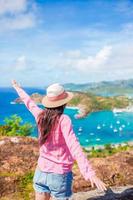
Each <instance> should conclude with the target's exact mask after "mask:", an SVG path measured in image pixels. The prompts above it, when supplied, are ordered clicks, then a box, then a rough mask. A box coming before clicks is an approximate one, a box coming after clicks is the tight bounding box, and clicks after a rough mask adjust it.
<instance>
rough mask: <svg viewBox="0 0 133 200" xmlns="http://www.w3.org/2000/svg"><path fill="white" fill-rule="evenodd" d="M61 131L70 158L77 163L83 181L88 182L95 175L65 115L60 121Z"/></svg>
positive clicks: (69, 120)
mask: <svg viewBox="0 0 133 200" xmlns="http://www.w3.org/2000/svg"><path fill="white" fill-rule="evenodd" d="M61 130H62V134H63V136H64V138H65V141H66V144H67V146H68V148H69V151H70V152H71V154H72V157H73V158H74V160H76V161H77V163H78V166H79V169H80V172H81V174H82V175H83V176H84V178H85V180H88V179H89V178H90V177H91V176H93V175H95V171H94V170H93V169H92V167H91V164H90V162H89V160H88V159H87V157H86V155H85V153H84V152H83V149H82V148H81V146H80V143H79V141H78V139H77V138H76V135H75V133H74V131H73V128H72V122H71V119H70V118H69V116H67V115H64V118H63V120H62V121H61Z"/></svg>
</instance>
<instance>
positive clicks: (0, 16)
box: [0, 0, 36, 32]
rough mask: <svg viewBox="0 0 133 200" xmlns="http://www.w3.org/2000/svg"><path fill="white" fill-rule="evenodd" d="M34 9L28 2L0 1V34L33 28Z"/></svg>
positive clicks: (34, 22)
mask: <svg viewBox="0 0 133 200" xmlns="http://www.w3.org/2000/svg"><path fill="white" fill-rule="evenodd" d="M34 7H35V6H34V3H32V4H31V5H30V6H29V4H28V0H0V32H5V31H8V30H21V29H26V28H31V27H34V26H35V25H36V17H35V13H34Z"/></svg>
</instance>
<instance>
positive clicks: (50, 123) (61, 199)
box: [12, 80, 106, 200]
mask: <svg viewBox="0 0 133 200" xmlns="http://www.w3.org/2000/svg"><path fill="white" fill-rule="evenodd" d="M12 86H13V87H14V89H15V90H16V91H17V93H18V95H19V96H20V98H21V100H22V101H23V102H24V104H25V105H26V107H27V108H28V110H29V111H30V112H31V113H32V114H33V115H34V117H35V120H36V122H37V127H38V133H39V136H38V141H39V151H40V155H39V158H38V162H37V167H36V170H35V173H34V178H33V188H34V189H35V199H36V200H49V199H50V196H52V197H53V198H55V199H57V200H68V199H69V197H70V196H71V195H72V180H73V173H72V166H73V164H74V161H75V160H76V161H77V163H78V166H79V169H80V171H81V173H82V175H83V176H84V178H85V180H90V182H91V185H92V187H93V186H94V184H95V185H96V187H97V188H98V189H100V190H102V191H103V190H106V187H105V184H104V183H103V182H102V181H101V180H100V179H99V178H98V177H97V176H96V174H95V171H94V170H93V169H92V167H91V165H90V163H89V161H88V159H87V157H86V156H85V154H84V152H83V150H82V148H81V146H80V143H79V141H78V140H77V138H76V135H75V133H74V131H73V128H72V122H71V119H70V117H69V116H68V115H66V114H63V112H64V108H65V106H66V104H67V103H68V102H69V101H70V100H71V99H72V97H73V93H71V92H67V91H65V89H64V88H63V86H62V85H60V84H58V83H55V84H52V85H50V86H49V87H48V88H47V90H46V96H44V97H43V99H42V104H43V105H44V106H45V109H44V110H43V109H41V108H39V107H38V106H37V105H36V104H35V103H34V101H33V100H32V99H31V98H30V96H29V95H28V94H27V93H26V92H25V91H24V90H23V89H22V88H21V87H20V86H19V85H18V83H17V82H16V81H15V80H13V81H12Z"/></svg>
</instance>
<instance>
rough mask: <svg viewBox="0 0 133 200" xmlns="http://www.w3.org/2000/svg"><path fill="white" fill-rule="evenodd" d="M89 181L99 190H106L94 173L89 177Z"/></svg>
mask: <svg viewBox="0 0 133 200" xmlns="http://www.w3.org/2000/svg"><path fill="white" fill-rule="evenodd" d="M90 182H91V186H92V187H94V184H95V185H96V187H97V188H98V189H99V190H101V191H105V190H107V188H106V186H105V183H104V182H102V181H101V180H100V179H99V178H98V177H97V176H96V175H94V176H92V177H90Z"/></svg>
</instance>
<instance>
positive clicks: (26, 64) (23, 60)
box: [13, 55, 35, 73]
mask: <svg viewBox="0 0 133 200" xmlns="http://www.w3.org/2000/svg"><path fill="white" fill-rule="evenodd" d="M34 69H35V63H34V61H31V60H29V59H27V57H26V56H24V55H21V56H19V57H18V58H17V59H16V61H15V62H14V65H13V71H14V72H17V73H19V72H20V73H21V72H29V71H33V70H34Z"/></svg>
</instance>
